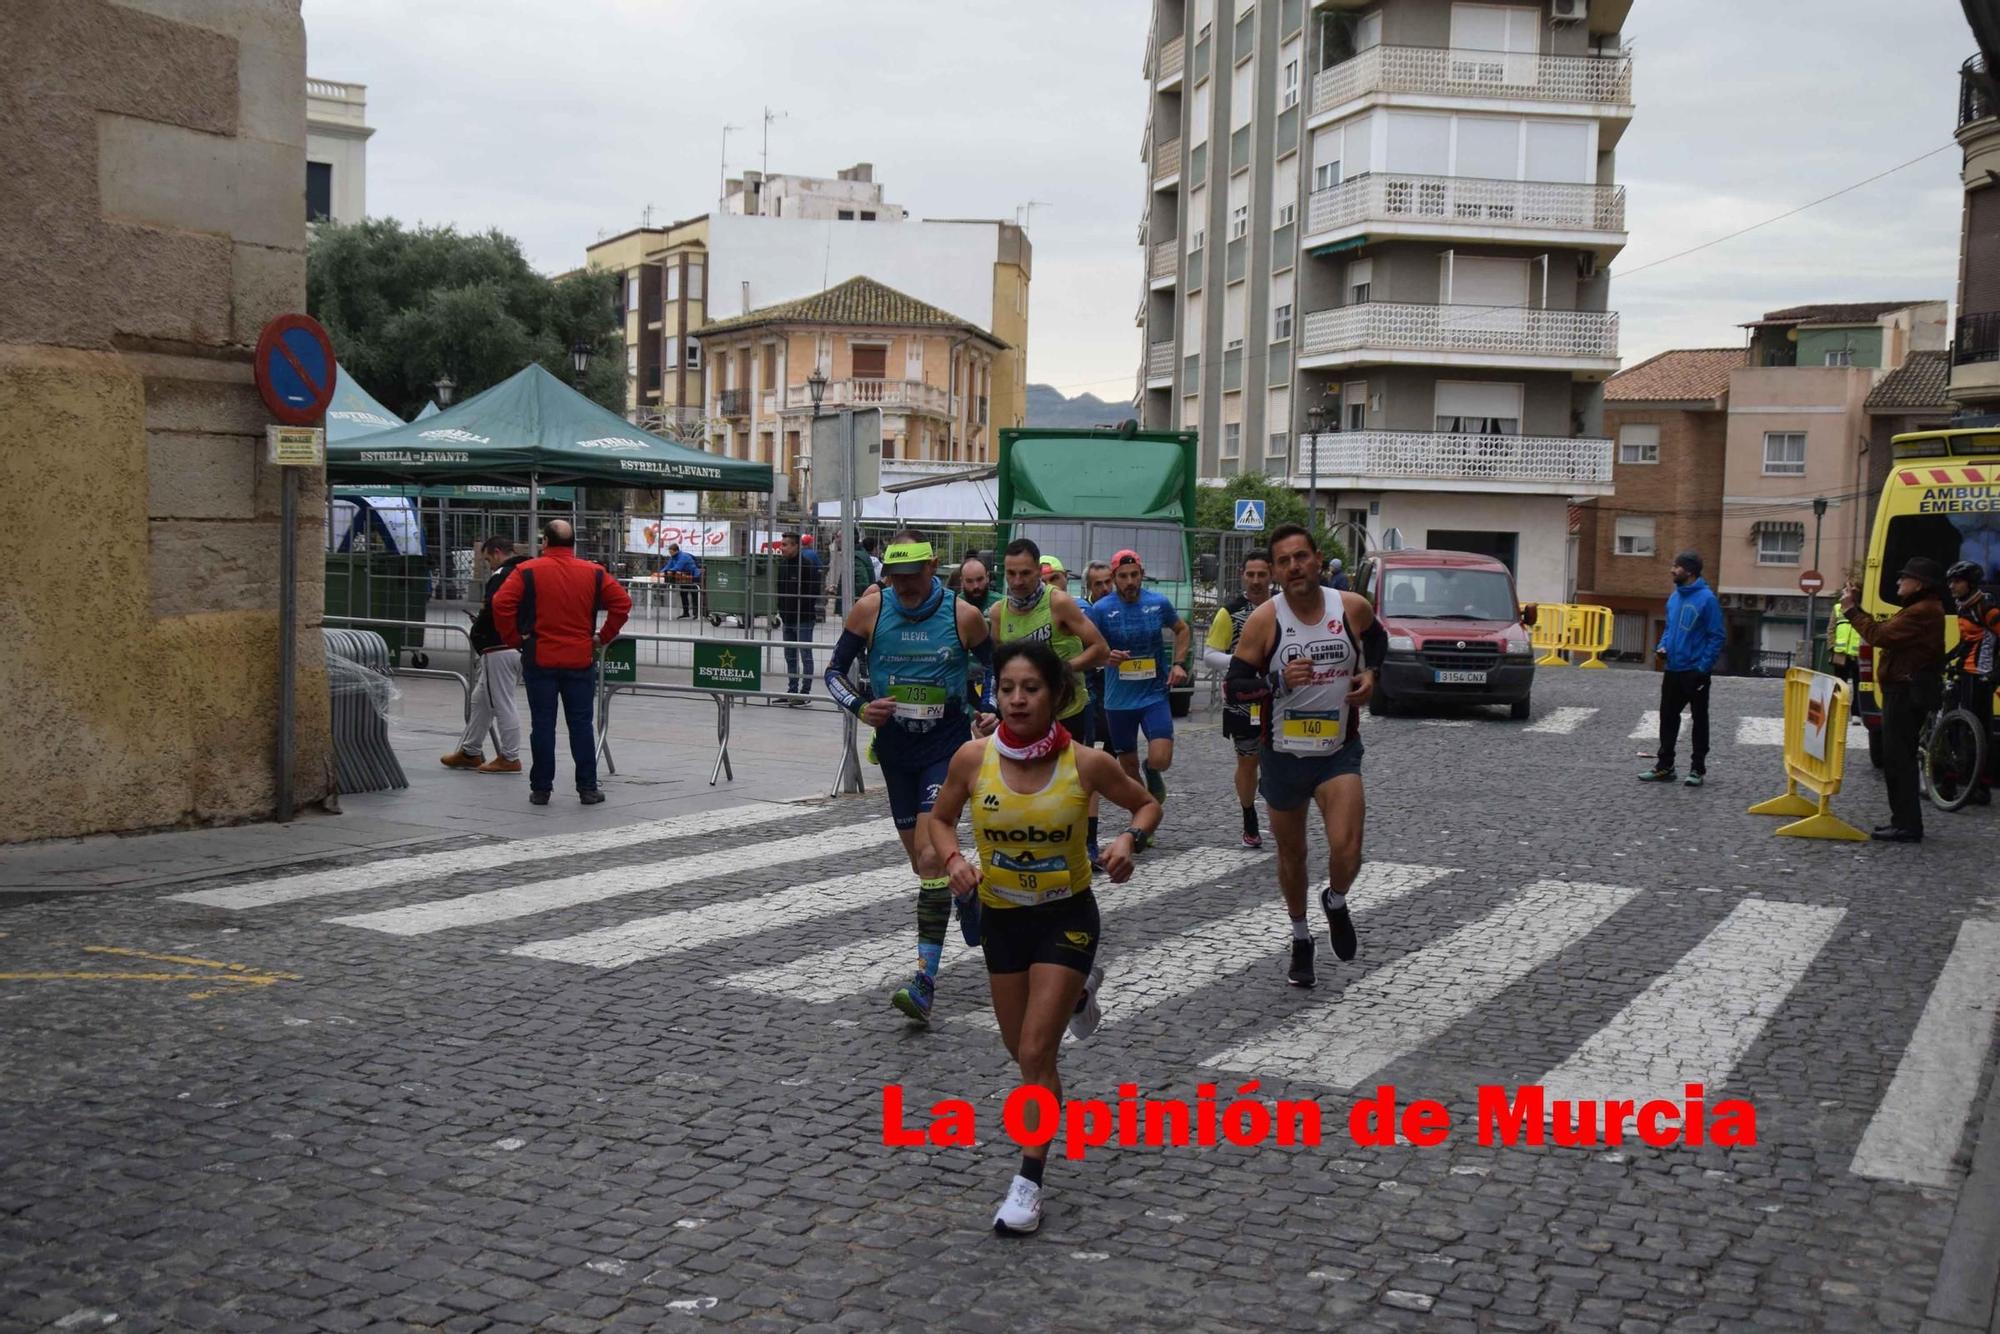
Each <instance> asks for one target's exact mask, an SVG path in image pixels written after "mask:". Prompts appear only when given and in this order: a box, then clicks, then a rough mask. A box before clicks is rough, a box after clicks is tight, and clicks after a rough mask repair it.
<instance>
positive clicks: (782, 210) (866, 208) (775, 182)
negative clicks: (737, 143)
mask: <svg viewBox="0 0 2000 1334" xmlns="http://www.w3.org/2000/svg"><path fill="white" fill-rule="evenodd" d="M722 211H723V212H724V213H729V214H733V215H735V216H737V217H756V218H818V219H821V220H822V221H824V220H828V219H831V220H833V221H837V222H902V221H903V220H904V219H906V218H908V217H909V216H910V211H909V210H908V209H906V208H904V207H903V206H902V205H901V204H891V203H889V202H888V201H887V199H886V198H885V197H884V195H883V191H882V187H881V186H880V185H878V184H876V182H875V164H874V163H872V162H857V163H855V164H854V165H853V166H851V167H843V168H841V169H840V171H839V172H837V173H836V174H835V175H834V178H833V179H832V180H827V179H826V178H825V177H823V176H788V175H781V174H776V173H774V174H772V175H769V176H766V175H765V174H764V173H763V172H761V171H746V172H744V173H743V174H742V175H741V176H738V177H735V178H733V179H731V180H730V181H728V182H727V183H726V184H725V185H724V186H723V190H722Z"/></svg>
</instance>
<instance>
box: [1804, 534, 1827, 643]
mask: <svg viewBox="0 0 2000 1334" xmlns="http://www.w3.org/2000/svg"><path fill="white" fill-rule="evenodd" d="M1814 545H1815V546H1817V545H1818V543H1817V542H1816V541H1815V543H1814ZM1825 587H1826V578H1825V576H1823V575H1822V574H1820V572H1819V571H1818V570H1807V571H1806V572H1805V573H1804V574H1802V575H1800V576H1799V592H1801V593H1804V594H1805V595H1806V663H1805V665H1806V666H1808V667H1815V666H1817V665H1818V663H1819V591H1820V590H1821V589H1822V588H1825Z"/></svg>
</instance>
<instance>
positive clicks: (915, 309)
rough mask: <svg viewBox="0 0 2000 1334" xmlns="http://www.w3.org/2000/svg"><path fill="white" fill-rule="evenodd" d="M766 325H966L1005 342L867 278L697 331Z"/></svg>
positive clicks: (994, 340) (704, 333) (707, 332)
mask: <svg viewBox="0 0 2000 1334" xmlns="http://www.w3.org/2000/svg"><path fill="white" fill-rule="evenodd" d="M761 324H865V325H900V326H913V327H917V328H937V329H967V330H970V331H972V332H973V333H976V334H978V335H979V336H980V337H982V338H984V339H986V340H987V341H988V342H991V343H994V344H995V345H997V346H1000V347H1005V346H1006V344H1005V343H1002V342H1001V341H1000V340H999V339H997V338H995V337H993V335H992V334H989V333H987V332H986V331H985V330H984V329H981V328H980V327H979V326H978V325H976V324H974V323H972V321H970V320H965V319H961V318H959V317H958V316H956V315H954V314H952V313H951V312H950V311H948V310H940V309H939V308H938V307H936V306H933V305H929V304H927V303H926V302H922V301H919V300H917V299H916V298H915V297H913V296H910V295H907V294H906V293H903V292H899V291H897V290H896V289H895V288H893V287H890V286H887V285H886V284H883V283H878V282H876V281H875V280H874V279H873V278H869V277H866V276H861V277H854V278H849V279H848V280H847V281H846V282H844V283H838V284H836V285H835V286H832V287H829V288H827V289H826V290H825V291H824V292H815V293H813V295H811V296H808V297H801V298H799V299H798V300H797V301H785V302H780V303H779V304H778V305H775V306H765V307H763V308H762V309H760V310H753V311H750V312H749V313H748V314H744V315H738V316H735V317H734V318H731V319H726V320H716V321H714V322H712V323H709V324H705V325H703V326H702V327H701V328H700V329H697V330H695V331H694V332H695V334H696V336H698V337H702V338H707V337H710V336H711V335H714V334H718V333H729V332H732V331H734V330H737V329H748V328H752V327H754V326H756V325H761Z"/></svg>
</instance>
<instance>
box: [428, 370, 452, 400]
mask: <svg viewBox="0 0 2000 1334" xmlns="http://www.w3.org/2000/svg"><path fill="white" fill-rule="evenodd" d="M431 388H432V389H434V390H436V391H437V401H438V406H439V407H441V408H448V407H450V406H451V396H452V394H453V393H454V392H455V391H456V390H457V389H458V381H456V380H454V379H452V378H451V373H450V372H449V371H447V372H446V373H445V374H443V375H440V376H438V378H437V379H436V380H434V381H432V382H431Z"/></svg>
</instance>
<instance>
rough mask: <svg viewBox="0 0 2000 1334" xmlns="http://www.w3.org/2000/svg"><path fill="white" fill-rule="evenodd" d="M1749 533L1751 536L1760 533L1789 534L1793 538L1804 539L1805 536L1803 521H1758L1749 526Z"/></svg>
mask: <svg viewBox="0 0 2000 1334" xmlns="http://www.w3.org/2000/svg"><path fill="white" fill-rule="evenodd" d="M1750 533H1751V535H1752V536H1757V535H1759V534H1762V533H1778V534H1790V535H1792V536H1794V537H1804V536H1805V535H1806V524H1805V520H1804V519H1759V520H1757V522H1755V523H1753V524H1751V525H1750Z"/></svg>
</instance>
